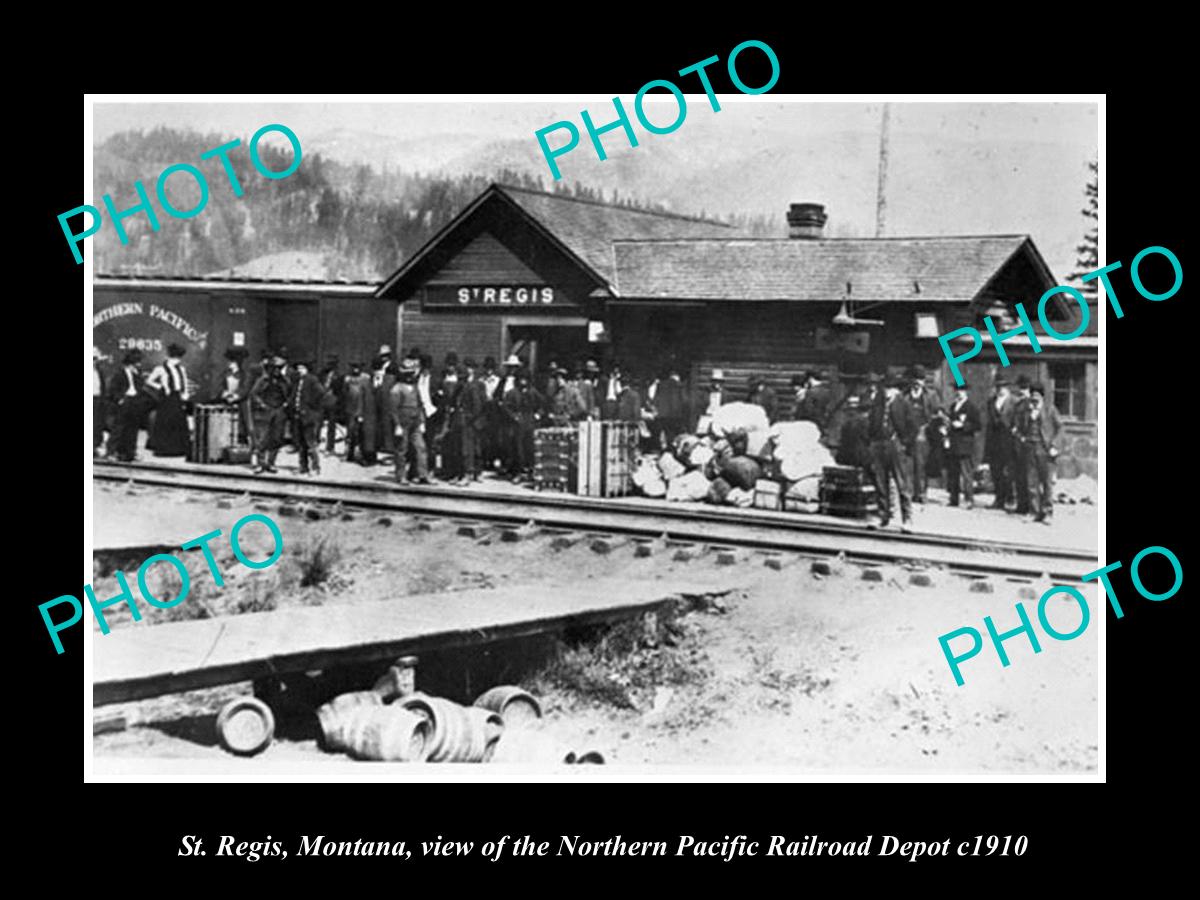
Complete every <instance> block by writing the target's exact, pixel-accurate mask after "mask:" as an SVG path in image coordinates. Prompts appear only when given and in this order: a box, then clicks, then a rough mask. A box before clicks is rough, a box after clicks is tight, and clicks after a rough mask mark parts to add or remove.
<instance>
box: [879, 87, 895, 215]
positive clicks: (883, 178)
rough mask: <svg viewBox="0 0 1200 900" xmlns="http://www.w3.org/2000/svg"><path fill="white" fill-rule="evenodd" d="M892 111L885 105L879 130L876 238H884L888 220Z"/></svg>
mask: <svg viewBox="0 0 1200 900" xmlns="http://www.w3.org/2000/svg"><path fill="white" fill-rule="evenodd" d="M891 109H892V105H891V104H890V103H885V104H883V125H882V126H881V127H880V129H879V186H878V187H877V188H876V190H875V237H883V231H884V224H885V221H886V219H887V158H888V119H889V118H890V117H891Z"/></svg>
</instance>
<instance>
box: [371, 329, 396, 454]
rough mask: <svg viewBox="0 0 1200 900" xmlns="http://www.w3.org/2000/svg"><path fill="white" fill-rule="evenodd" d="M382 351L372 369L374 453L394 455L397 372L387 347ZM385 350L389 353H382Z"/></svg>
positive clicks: (382, 348)
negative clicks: (394, 404)
mask: <svg viewBox="0 0 1200 900" xmlns="http://www.w3.org/2000/svg"><path fill="white" fill-rule="evenodd" d="M380 350H381V352H380V353H379V354H378V355H377V356H376V357H375V360H374V362H373V364H372V367H371V368H372V372H371V398H372V404H373V406H374V414H375V442H374V447H373V451H375V452H379V453H392V452H394V451H395V449H396V421H395V419H394V418H393V416H392V401H391V396H392V385H394V384H395V383H396V370H395V366H394V365H392V354H391V351H390V350H387V345H386V344H385V345H384V346H383V347H381V348H380ZM385 350H386V351H387V352H382V351H385ZM372 455H374V454H372Z"/></svg>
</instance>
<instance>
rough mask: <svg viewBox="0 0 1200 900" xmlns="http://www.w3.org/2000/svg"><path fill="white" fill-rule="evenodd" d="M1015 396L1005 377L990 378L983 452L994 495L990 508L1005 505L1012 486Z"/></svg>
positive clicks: (999, 507)
mask: <svg viewBox="0 0 1200 900" xmlns="http://www.w3.org/2000/svg"><path fill="white" fill-rule="evenodd" d="M1015 413H1016V400H1014V399H1013V396H1012V391H1011V389H1010V388H1009V384H1008V379H1007V378H1005V377H1004V376H1003V375H997V376H996V378H995V380H994V381H993V382H992V399H991V400H989V401H988V405H987V435H986V437H985V438H984V441H985V443H984V456H985V457H986V459H987V464H988V469H989V470H990V471H991V473H992V484H993V485H994V486H995V499H994V500H993V501H992V509H1006V508H1007V506H1008V501H1009V499H1010V498H1011V497H1012V496H1013V494H1014V493H1015V491H1014V489H1013V484H1014V474H1015V473H1014V472H1013V468H1014V466H1015V463H1016V457H1015V455H1014V451H1013V444H1014V443H1015V441H1016V438H1015V437H1014V435H1013V425H1014V424H1015V423H1016V415H1015Z"/></svg>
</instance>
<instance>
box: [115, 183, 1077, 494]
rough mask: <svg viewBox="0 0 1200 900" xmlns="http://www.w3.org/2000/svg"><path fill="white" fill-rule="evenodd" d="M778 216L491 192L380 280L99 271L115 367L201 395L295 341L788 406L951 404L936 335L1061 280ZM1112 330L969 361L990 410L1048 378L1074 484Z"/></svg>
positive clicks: (1005, 319) (926, 244) (815, 208)
mask: <svg viewBox="0 0 1200 900" xmlns="http://www.w3.org/2000/svg"><path fill="white" fill-rule="evenodd" d="M780 218H781V226H782V224H783V221H782V220H784V219H786V225H787V234H788V235H789V236H788V237H778V238H764V237H753V236H747V235H746V234H744V233H742V232H741V231H739V230H738V229H736V228H734V227H731V226H729V225H726V224H724V223H721V222H716V221H713V220H709V219H702V218H695V217H689V216H681V215H676V214H671V213H665V212H648V211H643V210H636V209H631V208H629V207H624V206H620V205H615V204H609V203H601V202H597V201H592V200H583V199H577V198H572V197H567V196H563V195H559V194H553V193H546V192H541V191H533V190H528V189H523V188H516V187H510V186H506V185H497V184H494V185H491V186H490V187H488V188H487V189H485V190H484V191H483V192H482V193H481V194H480V195H479V196H478V197H476V198H475V199H474V200H473V201H472V202H471V203H470V204H468V205H467V206H466V208H464V209H463V210H462V212H461V213H459V215H458V216H456V217H455V218H454V219H453V220H451V221H450V222H449V223H448V224H447V225H446V226H445V227H444V228H442V229H441V231H439V232H438V233H437V234H436V235H434V237H433V238H431V239H430V240H429V241H428V242H427V243H426V245H425V246H424V247H422V248H421V249H420V250H418V251H417V252H416V253H414V254H413V255H412V256H411V257H410V258H409V259H408V260H407V261H406V262H405V263H404V264H403V265H402V266H401V267H400V269H399V270H398V271H396V272H395V273H394V274H392V275H391V276H390V277H389V278H387V279H386V280H384V281H383V283H382V284H364V283H349V282H334V281H330V280H328V279H321V278H320V277H313V276H314V272H313V271H295V272H294V271H291V270H290V269H289V267H288V264H287V263H286V257H283V255H281V258H284V260H285V261H284V262H281V263H279V264H277V265H274V266H273V267H267V268H251V269H248V270H247V269H239V270H233V271H232V272H230V273H224V274H223V275H221V276H219V277H210V278H194V277H193V278H164V277H158V276H156V277H127V276H122V277H107V276H98V277H97V279H96V281H95V285H94V287H95V292H94V293H95V306H94V315H93V333H94V340H95V342H96V345H97V346H100V347H101V348H102V349H103V350H104V351H105V352H106V353H108V354H109V355H110V356H113V357H114V358H119V356H120V355H121V352H122V351H124V350H125V349H128V348H131V347H137V348H139V349H143V350H144V351H145V356H146V360H147V363H149V364H153V363H155V362H157V361H158V359H160V358H161V357H162V356H163V355H164V353H165V348H166V346H167V344H168V343H170V342H172V341H177V342H181V343H183V344H184V345H185V346H186V347H187V348H188V350H189V353H188V357H187V359H186V360H185V361H186V362H187V363H188V366H189V373H191V374H192V375H193V376H194V377H195V378H196V380H197V382H198V386H199V387H200V390H199V394H200V395H201V396H203V395H204V393H205V386H206V385H207V386H208V387H209V388H211V387H212V386H214V385H216V384H218V376H219V374H220V371H221V369H222V367H223V366H224V352H225V350H226V349H227V348H228V347H231V346H235V347H245V348H246V349H247V350H248V351H249V352H250V353H251V356H252V358H253V357H254V355H256V354H257V353H258V352H260V350H262V349H265V348H277V347H280V346H286V347H288V348H289V351H290V352H291V353H292V355H293V357H297V358H298V356H300V355H304V356H307V357H309V358H314V359H318V360H324V359H325V358H326V357H327V356H328V355H330V354H337V355H338V356H339V357H340V360H341V366H342V369H343V371H344V370H345V368H346V366H347V364H348V363H349V362H351V361H352V360H354V359H358V360H361V361H363V362H365V363H368V364H369V362H370V360H371V357H372V356H373V354H374V353H375V351H376V350H377V349H378V347H379V346H380V345H381V344H384V343H386V344H390V345H392V346H393V347H394V348H400V349H402V350H408V349H410V348H412V347H419V348H420V349H421V351H422V352H423V353H426V354H429V355H430V356H431V357H432V358H433V361H434V366H435V368H440V366H441V364H442V361H443V360H444V358H445V356H446V354H447V353H449V352H451V351H453V352H454V353H456V354H457V355H458V357H459V359H460V360H461V359H464V358H466V357H473V358H474V359H475V360H476V361H477V362H482V360H483V359H484V358H486V357H489V356H491V357H493V358H495V359H496V360H497V361H499V360H503V359H504V358H505V357H507V356H508V355H510V354H516V355H517V356H519V357H520V358H521V359H523V360H524V361H525V362H526V363H527V364H528V365H529V366H530V367H531V368H532V369H533V370H534V371H535V372H539V373H540V372H542V371H544V369H545V367H546V366H547V364H548V363H550V362H557V363H559V364H562V365H566V366H571V365H573V364H575V363H577V362H579V361H580V360H582V359H585V358H589V357H591V358H594V359H596V360H597V361H598V362H599V363H601V364H602V365H603V364H606V363H610V362H613V361H617V362H620V363H621V365H622V366H623V367H624V368H625V370H626V371H629V372H633V373H635V374H638V375H642V376H645V377H654V376H657V375H659V374H661V372H662V369H663V367H664V366H665V365H667V364H668V363H672V364H674V365H676V366H678V367H679V370H680V374H681V375H682V376H683V377H684V379H686V380H689V381H690V382H691V384H692V385H693V386H699V385H703V384H706V383H707V380H708V378H709V376H710V374H711V371H712V370H713V369H715V368H719V369H722V370H723V371H724V373H725V376H726V379H727V386H728V388H729V389H730V391H731V393H732V395H734V396H737V395H739V394H740V393H742V392H744V391H745V390H746V388H747V385H748V381H749V379H750V377H751V376H755V375H757V376H761V377H764V378H765V379H766V380H767V381H768V382H769V383H770V384H771V385H772V386H773V387H774V388H775V389H776V391H777V392H778V393H779V394H780V395H781V397H782V396H786V395H787V393H788V391H789V389H790V381H791V377H792V375H794V374H796V373H799V372H802V371H805V370H809V369H816V370H818V371H820V372H821V373H822V374H824V375H825V376H826V378H827V380H828V381H829V382H830V383H831V384H832V385H833V387H834V391H835V394H836V395H838V396H840V395H841V394H842V393H844V392H845V391H847V390H853V389H856V388H857V386H858V384H859V381H860V379H861V377H862V376H863V375H864V374H865V373H867V372H870V371H878V372H899V371H903V370H904V369H906V368H908V367H909V366H911V365H913V364H916V363H920V364H922V365H924V366H925V367H926V369H927V370H928V371H929V372H930V373H931V380H932V382H933V383H934V385H935V387H937V388H938V389H940V390H941V391H942V392H943V395H944V396H946V397H948V396H949V393H950V382H949V378H950V376H949V371H948V367H947V366H946V365H945V358H944V356H943V354H942V351H941V348H940V346H939V344H938V335H941V334H945V333H946V332H948V331H951V330H953V329H955V328H958V327H960V326H962V325H972V326H978V325H979V324H980V322H981V319H982V317H983V316H985V315H990V316H992V317H993V320H994V321H995V322H996V323H997V327H998V328H1000V329H1001V330H1007V329H1009V328H1012V327H1014V326H1015V325H1016V324H1017V318H1016V315H1015V311H1014V305H1015V304H1016V303H1018V302H1021V303H1024V305H1025V308H1026V309H1027V310H1032V309H1035V308H1036V301H1037V300H1038V298H1040V297H1041V296H1042V294H1043V293H1044V292H1045V291H1046V290H1047V289H1048V288H1050V287H1053V286H1055V285H1056V284H1058V283H1060V282H1059V281H1058V280H1056V279H1055V277H1054V275H1053V274H1052V273H1051V271H1050V269H1049V267H1048V266H1047V265H1046V263H1045V261H1044V260H1043V258H1042V256H1041V254H1040V252H1039V251H1038V249H1037V247H1036V246H1035V245H1034V242H1033V241H1032V239H1031V238H1030V237H1029V236H1028V235H1022V234H1011V235H974V236H932V237H886V238H832V237H827V236H826V235H825V225H826V221H827V216H826V213H825V211H824V209H823V208H822V207H821V206H819V205H816V204H803V203H800V204H786V203H781V204H780ZM781 231H782V227H781ZM292 256H298V254H292ZM247 265H248V266H251V265H252V264H247ZM247 271H249V272H250V273H251V275H247V274H246V272H247ZM1047 316H1048V318H1049V320H1050V321H1051V323H1052V324H1054V327H1055V328H1056V330H1058V331H1059V332H1060V333H1067V332H1070V331H1072V330H1073V329H1074V328H1075V326H1076V323H1077V322H1078V320H1079V316H1080V313H1079V310H1078V308H1077V307H1076V306H1075V305H1074V304H1073V303H1070V302H1063V298H1062V295H1059V296H1057V297H1056V298H1055V299H1054V301H1053V302H1052V303H1051V304H1050V305H1049V306H1048V308H1047ZM1098 318H1099V316H1098V315H1097V314H1095V310H1093V315H1092V316H1091V321H1090V324H1089V329H1088V332H1087V333H1085V334H1084V335H1083V336H1081V337H1078V338H1075V339H1073V340H1071V341H1066V342H1062V341H1058V340H1055V339H1053V338H1051V337H1049V336H1047V337H1045V338H1043V339H1041V340H1040V343H1041V347H1042V352H1041V353H1038V354H1034V353H1033V352H1032V348H1031V347H1030V345H1029V341H1028V338H1027V337H1025V336H1024V335H1020V336H1017V337H1015V338H1013V339H1011V340H1008V341H1006V342H1005V345H1004V346H1005V349H1006V350H1007V352H1008V355H1009V357H1010V359H1011V360H1012V364H1011V365H1010V366H1009V367H1008V369H1006V370H1002V369H1000V367H999V365H998V363H997V361H996V357H995V353H994V351H992V350H991V348H990V347H988V348H986V349H985V351H984V352H983V353H981V354H980V355H979V356H978V357H976V358H975V359H973V360H971V361H970V362H968V363H966V364H965V365H964V366H963V371H964V377H965V378H966V379H967V381H968V384H969V385H970V386H971V388H972V393H973V395H974V397H975V399H976V401H977V402H982V401H983V399H984V397H986V396H987V392H988V391H989V390H990V388H991V384H992V379H993V377H994V376H995V375H996V374H997V373H999V372H1001V371H1003V372H1004V374H1005V375H1007V376H1008V377H1009V378H1016V377H1017V376H1019V375H1022V374H1025V375H1028V376H1029V377H1030V378H1032V379H1035V380H1037V381H1041V382H1042V383H1044V384H1045V385H1046V388H1047V398H1048V399H1051V400H1052V401H1053V402H1054V403H1055V404H1056V406H1057V408H1058V410H1059V412H1060V413H1061V414H1062V417H1063V421H1064V425H1065V428H1066V431H1067V435H1068V439H1067V441H1066V445H1067V446H1066V448H1065V449H1066V452H1065V453H1064V454H1063V457H1062V458H1060V463H1059V471H1060V474H1063V475H1066V476H1067V477H1069V475H1070V474H1073V469H1076V468H1077V469H1079V470H1082V471H1087V472H1089V473H1090V474H1093V475H1094V474H1095V462H1096V443H1095V441H1096V429H1095V423H1096V419H1097V409H1096V398H1097V350H1098V340H1097V337H1096V325H1097V322H1098ZM1034 327H1035V329H1038V331H1039V337H1040V331H1041V329H1040V326H1039V325H1038V324H1037V321H1036V319H1035V322H1034ZM212 392H214V393H215V389H214V390H213V391H212ZM981 449H982V448H981Z"/></svg>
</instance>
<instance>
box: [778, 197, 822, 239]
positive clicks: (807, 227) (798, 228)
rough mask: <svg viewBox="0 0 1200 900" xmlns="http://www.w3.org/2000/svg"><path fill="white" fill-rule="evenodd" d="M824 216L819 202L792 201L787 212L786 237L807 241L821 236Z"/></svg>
mask: <svg viewBox="0 0 1200 900" xmlns="http://www.w3.org/2000/svg"><path fill="white" fill-rule="evenodd" d="M826 218H828V217H827V216H826V215H825V207H824V206H822V205H821V204H820V203H793V204H792V205H791V206H790V207H789V208H788V212H787V223H788V237H790V238H796V239H800V240H809V241H811V240H816V239H818V238H822V237H824V236H825V220H826Z"/></svg>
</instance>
